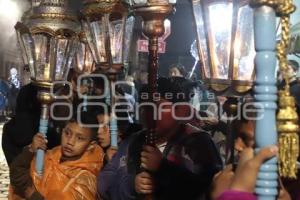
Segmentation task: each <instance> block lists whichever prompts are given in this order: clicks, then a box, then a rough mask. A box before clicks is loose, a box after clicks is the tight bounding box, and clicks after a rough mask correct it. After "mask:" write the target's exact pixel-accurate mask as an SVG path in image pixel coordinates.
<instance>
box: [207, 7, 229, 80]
mask: <svg viewBox="0 0 300 200" xmlns="http://www.w3.org/2000/svg"><path fill="white" fill-rule="evenodd" d="M232 6H233V5H232V3H220V4H212V5H210V6H209V8H208V9H209V20H210V22H211V23H210V29H211V30H210V31H211V35H210V36H211V37H212V38H211V42H212V48H213V49H212V52H213V54H212V58H213V59H212V65H213V69H216V71H213V78H215V79H228V72H229V60H230V46H231V45H230V44H231V27H232Z"/></svg>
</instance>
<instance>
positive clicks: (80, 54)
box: [74, 42, 86, 72]
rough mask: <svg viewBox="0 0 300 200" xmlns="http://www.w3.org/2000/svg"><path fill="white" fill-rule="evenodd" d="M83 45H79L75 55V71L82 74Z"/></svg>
mask: <svg viewBox="0 0 300 200" xmlns="http://www.w3.org/2000/svg"><path fill="white" fill-rule="evenodd" d="M85 46H86V45H85V43H83V42H82V43H80V44H79V46H78V49H77V52H76V54H75V61H76V62H75V66H74V67H75V69H76V70H77V71H78V72H83V69H84V58H85Z"/></svg>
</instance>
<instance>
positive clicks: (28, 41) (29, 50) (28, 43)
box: [19, 33, 35, 78]
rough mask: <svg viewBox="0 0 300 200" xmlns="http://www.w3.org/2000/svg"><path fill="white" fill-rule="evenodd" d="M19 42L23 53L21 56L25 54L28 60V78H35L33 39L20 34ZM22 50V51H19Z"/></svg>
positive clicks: (28, 35) (25, 34) (26, 34)
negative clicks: (22, 47)
mask: <svg viewBox="0 0 300 200" xmlns="http://www.w3.org/2000/svg"><path fill="white" fill-rule="evenodd" d="M20 39H21V40H19V42H20V43H21V45H23V46H24V52H22V54H26V58H27V59H28V60H27V61H28V65H29V70H30V76H31V77H32V78H34V77H35V68H34V41H33V38H32V37H31V36H30V34H28V33H24V34H23V35H21V34H20ZM21 50H22V49H21Z"/></svg>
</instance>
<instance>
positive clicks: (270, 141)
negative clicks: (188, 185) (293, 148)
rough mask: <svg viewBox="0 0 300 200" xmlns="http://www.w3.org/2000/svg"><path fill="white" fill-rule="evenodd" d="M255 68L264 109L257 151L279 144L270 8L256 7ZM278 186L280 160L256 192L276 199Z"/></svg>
mask: <svg viewBox="0 0 300 200" xmlns="http://www.w3.org/2000/svg"><path fill="white" fill-rule="evenodd" d="M254 32H255V49H256V57H255V69H256V80H255V87H254V92H255V94H254V97H255V102H256V105H257V106H259V107H260V108H262V109H263V110H264V112H263V113H262V116H261V119H260V120H257V121H256V127H255V144H256V152H257V151H258V150H259V149H261V148H263V147H266V146H269V145H276V144H277V130H276V109H277V104H276V101H277V87H276V77H275V68H276V52H275V51H276V15H275V10H274V9H273V8H272V7H271V6H268V5H264V4H260V5H259V4H258V5H255V7H254ZM277 187H278V174H277V159H276V157H274V158H272V159H270V160H268V161H267V162H265V163H264V164H263V165H262V166H261V168H260V171H259V173H258V176H257V182H256V189H255V193H256V194H257V195H258V199H259V200H275V199H276V195H277V194H278V191H277Z"/></svg>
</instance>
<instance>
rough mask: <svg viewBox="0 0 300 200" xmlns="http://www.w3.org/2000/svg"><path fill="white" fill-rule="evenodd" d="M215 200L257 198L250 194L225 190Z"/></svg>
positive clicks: (249, 199)
mask: <svg viewBox="0 0 300 200" xmlns="http://www.w3.org/2000/svg"><path fill="white" fill-rule="evenodd" d="M217 200H257V198H256V196H255V195H254V194H252V193H248V192H240V191H235V190H227V191H225V192H223V193H222V194H221V196H219V198H218V199H217Z"/></svg>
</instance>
